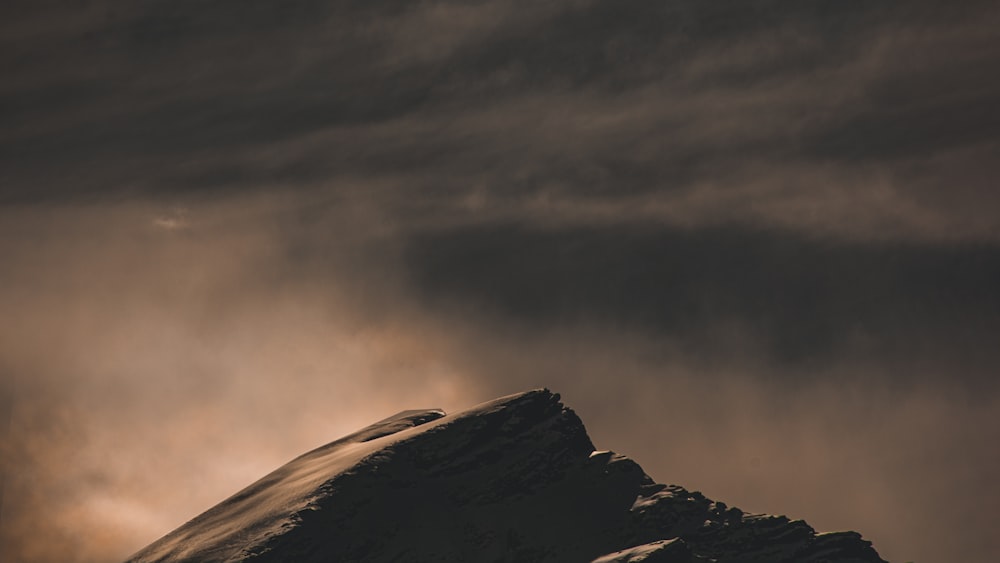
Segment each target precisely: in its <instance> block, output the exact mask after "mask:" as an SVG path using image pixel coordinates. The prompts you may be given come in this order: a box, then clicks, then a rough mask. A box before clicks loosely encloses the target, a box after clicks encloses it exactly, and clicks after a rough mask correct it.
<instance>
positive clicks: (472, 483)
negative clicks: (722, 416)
mask: <svg viewBox="0 0 1000 563" xmlns="http://www.w3.org/2000/svg"><path fill="white" fill-rule="evenodd" d="M129 561H130V562H147V561H198V562H207V561H253V562H260V563H263V562H331V561H359V562H361V561H363V562H380V561H407V562H420V561H428V562H430V561H435V562H441V561H455V562H476V561H483V562H501V561H510V562H532V561H558V562H562V561H565V562H582V563H586V562H590V561H594V562H595V563H598V562H600V563H610V562H630V561H631V562H638V561H645V562H647V563H656V562H662V563H687V562H690V563H694V562H709V561H715V562H718V563H737V562H739V563H744V562H745V563H750V562H759V563H764V562H767V563H792V562H814V563H820V562H831V563H832V562H839V563H848V562H851V563H878V562H882V559H881V558H880V557H879V556H878V554H877V553H876V552H875V550H874V549H872V547H871V544H870V543H869V542H867V541H864V540H862V539H861V536H860V535H858V534H856V533H854V532H840V533H829V534H817V533H816V532H815V531H814V530H813V529H812V528H811V527H809V526H808V525H807V524H806V523H805V522H803V521H801V520H789V519H788V518H785V517H783V516H764V515H749V514H745V513H743V512H742V511H740V510H739V509H736V508H729V507H727V506H726V505H725V504H723V503H720V502H713V501H712V500H710V499H707V498H705V497H704V496H703V495H701V494H700V493H697V492H688V491H686V490H685V489H683V488H681V487H678V486H674V485H669V486H668V485H660V484H656V483H654V482H653V480H652V479H650V478H649V477H648V476H647V475H646V474H645V473H644V472H643V471H642V469H641V468H640V467H639V466H638V465H637V464H636V463H635V462H634V461H632V460H630V459H628V458H626V457H624V456H620V455H617V454H614V453H611V452H596V451H594V446H593V444H592V443H591V441H590V438H589V437H588V436H587V433H586V430H585V429H584V427H583V423H582V422H581V421H580V419H579V418H578V417H577V416H576V415H575V414H574V413H573V411H572V410H570V409H568V408H565V407H564V406H563V405H562V404H561V403H560V402H559V396H558V395H554V394H552V393H550V392H549V391H547V390H539V391H530V392H527V393H522V394H519V395H513V396H510V397H505V398H502V399H498V400H496V401H492V402H490V403H486V404H484V405H480V406H478V407H476V408H473V409H470V410H468V411H464V412H461V413H458V414H455V415H451V416H444V415H443V413H442V412H440V411H433V410H431V411H407V412H404V413H400V414H399V415H397V416H395V417H392V418H389V419H386V420H384V421H381V422H379V423H376V424H374V425H372V426H370V427H368V428H366V429H364V430H361V431H359V432H357V433H355V434H353V435H351V436H347V437H345V438H342V439H340V440H338V441H336V442H333V443H331V444H328V445H326V446H323V447H322V448H319V449H317V450H314V451H312V452H309V453H308V454H305V455H303V456H301V457H299V458H297V459H295V460H293V461H292V462H290V463H288V464H287V465H285V466H283V467H282V468H280V469H278V470H277V471H275V472H274V473H271V474H270V475H268V476H266V477H264V478H263V479H261V480H260V481H258V482H257V483H254V484H253V485H251V486H250V487H248V488H247V489H244V490H243V491H241V492H240V493H238V494H236V495H235V496H233V497H231V498H230V499H228V500H226V501H224V502H223V503H221V504H219V505H218V506H216V507H214V508H212V509H210V510H209V511H207V512H205V513H204V514H202V515H201V516H199V517H197V518H195V519H194V520H192V521H191V522H188V523H187V524H185V525H183V526H181V527H180V528H178V529H177V530H175V531H174V532H171V533H170V534H168V535H167V536H165V537H164V538H161V539H160V540H158V541H156V542H154V543H153V544H151V545H149V546H148V547H146V548H145V549H143V550H142V551H140V552H139V553H137V554H136V555H134V556H133V557H132V558H131V559H130V560H129ZM883 563H884V562H883Z"/></svg>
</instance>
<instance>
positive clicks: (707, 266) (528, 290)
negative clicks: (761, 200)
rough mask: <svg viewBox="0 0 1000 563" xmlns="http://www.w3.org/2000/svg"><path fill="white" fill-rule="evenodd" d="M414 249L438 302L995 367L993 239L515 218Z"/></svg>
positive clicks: (787, 359) (814, 358) (548, 320)
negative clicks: (834, 235)
mask: <svg viewBox="0 0 1000 563" xmlns="http://www.w3.org/2000/svg"><path fill="white" fill-rule="evenodd" d="M406 259H407V261H408V263H409V264H410V267H411V268H412V271H413V276H414V279H415V281H416V285H417V287H419V288H420V289H421V290H422V294H423V295H425V296H426V298H427V299H430V300H431V302H432V303H437V304H439V306H445V307H453V308H459V309H461V308H463V307H472V308H474V309H478V310H482V311H483V312H484V313H491V314H494V315H501V316H509V317H511V318H513V319H519V320H521V321H522V322H525V323H529V324H536V325H538V324H541V325H543V326H544V325H548V326H571V325H573V324H576V323H580V322H584V323H598V324H607V323H612V325H619V326H624V327H646V328H647V329H652V330H654V331H656V332H659V333H661V334H663V336H664V337H665V338H670V339H674V340H679V341H681V342H684V343H685V344H686V346H688V347H689V348H692V349H693V351H694V352H695V353H701V354H703V355H706V356H710V355H712V354H713V353H714V352H715V350H716V346H717V345H718V341H719V340H720V338H721V337H722V336H723V335H720V334H719V333H718V331H719V328H720V327H724V326H727V325H728V326H729V327H730V328H731V329H736V330H738V331H740V332H742V333H743V336H744V337H745V338H748V339H751V340H753V341H755V345H756V346H758V347H761V348H762V349H764V350H765V351H766V352H767V353H768V354H769V355H771V356H772V358H773V359H774V360H776V361H777V362H778V363H779V365H780V364H782V363H790V364H791V367H792V368H794V372H795V373H796V375H797V376H800V377H801V376H803V373H802V368H803V367H804V366H803V365H801V363H800V362H807V363H808V364H810V365H813V366H816V365H822V364H825V363H828V362H830V361H831V360H834V359H836V358H838V357H842V356H844V355H845V354H846V355H851V356H854V355H862V356H867V357H883V358H895V359H897V360H902V359H906V358H909V359H914V358H917V357H919V358H921V359H923V360H925V361H926V360H928V359H929V358H928V357H927V355H928V353H929V354H930V355H931V356H932V358H930V359H935V360H938V361H944V362H946V363H947V365H950V366H951V369H953V370H954V373H953V374H952V377H953V378H954V380H955V381H956V382H958V381H962V380H965V381H966V382H967V383H971V384H974V385H982V384H991V383H992V382H993V380H994V378H995V373H994V369H995V362H996V360H997V358H996V353H995V351H994V348H995V342H996V341H997V338H998V337H1000V324H998V320H1000V292H998V291H997V288H998V287H1000V249H998V248H997V247H996V246H993V245H985V244H978V245H977V244H952V245H946V244H940V245H927V244H921V245H918V244H912V243H865V244H862V243H845V242H839V241H837V242H830V241H823V240H810V239H802V238H798V237H795V236H790V235H789V233H786V232H755V231H749V230H736V229H720V228H716V229H700V230H677V229H641V228H628V227H618V228H604V229H600V228H577V229H567V230H558V231H551V230H548V231H547V230H534V229H526V228H523V227H518V226H510V225H507V226H494V227H478V228H469V229H464V230H461V231H459V232H452V231H449V232H446V233H443V234H439V235H428V236H425V237H421V238H418V239H415V240H414V241H413V242H412V245H411V247H410V248H409V251H408V253H407V254H406ZM929 350H932V351H931V352H929ZM942 367H943V366H942ZM895 375H896V376H898V377H900V378H903V380H904V381H906V380H912V379H914V378H915V377H916V376H915V374H913V373H907V372H905V371H904V372H901V373H897V374H895Z"/></svg>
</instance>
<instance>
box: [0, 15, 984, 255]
mask: <svg viewBox="0 0 1000 563" xmlns="http://www.w3.org/2000/svg"><path fill="white" fill-rule="evenodd" d="M203 4H204V3H192V2H147V3H138V4H132V3H113V2H103V3H101V2H97V3H89V4H79V3H72V4H69V3H49V4H43V5H42V7H32V8H25V7H24V6H25V4H23V3H14V4H12V6H13V7H12V8H8V10H17V9H18V8H19V7H20V9H21V10H24V11H30V12H31V15H32V16H33V17H30V18H29V17H26V16H24V14H22V19H24V20H25V21H26V22H27V23H26V24H25V25H24V26H23V27H24V28H25V29H24V30H22V31H20V32H18V30H19V27H18V26H16V25H12V24H9V25H8V26H7V27H6V28H5V31H6V34H8V35H10V36H11V38H10V39H9V40H8V41H6V43H7V44H8V45H10V46H11V47H12V48H11V49H9V50H7V51H6V54H5V56H4V58H3V69H4V74H5V75H6V76H8V77H9V78H10V79H9V80H7V81H6V86H5V87H4V88H3V91H2V92H0V96H2V97H3V107H4V121H5V125H6V126H5V128H4V135H3V138H2V140H0V142H2V145H3V151H2V154H3V157H2V158H3V161H2V164H3V168H4V192H6V195H5V197H6V199H7V200H20V201H24V200H31V199H34V198H38V197H44V196H46V195H48V196H51V197H61V196H74V195H77V196H81V195H83V196H86V197H88V198H98V199H100V198H102V197H105V196H109V195H112V194H114V197H120V196H123V195H124V196H128V194H136V195H139V194H149V193H152V194H167V195H169V194H173V193H176V192H177V191H178V190H192V191H196V192H198V193H205V192H207V193H225V192H226V191H227V190H229V189H235V188H236V187H237V186H238V189H240V190H241V191H244V190H246V189H247V188H248V187H249V186H254V185H255V186H258V187H262V186H263V187H269V186H273V185H275V184H282V185H283V186H284V187H288V186H289V185H293V186H298V187H303V186H306V187H315V185H316V184H324V185H325V186H326V189H338V188H334V187H331V186H336V185H337V184H338V183H337V180H338V179H345V178H346V179H348V180H356V179H357V178H365V179H366V180H369V181H371V180H374V179H380V180H382V182H383V183H384V184H388V185H389V186H391V187H392V190H391V191H392V197H391V198H390V202H391V201H403V202H405V201H408V200H417V199H423V200H424V202H425V206H426V208H425V209H422V210H421V211H422V213H424V214H426V213H434V212H435V211H444V212H445V213H450V212H452V211H454V210H455V208H456V202H462V201H466V199H468V198H472V199H482V198H483V197H484V196H488V198H487V199H488V200H489V202H490V203H493V204H495V205H511V204H514V205H519V204H521V202H522V200H523V199H524V198H543V199H547V200H555V201H558V202H561V203H564V204H567V205H571V206H572V205H577V204H585V205H586V204H590V203H591V202H592V201H593V200H594V199H595V198H597V199H598V201H604V200H608V201H610V202H611V203H614V202H618V201H620V200H621V198H622V197H623V196H626V195H628V196H633V197H640V196H642V194H647V196H648V197H651V198H653V199H654V200H656V201H660V200H661V199H664V198H667V199H671V198H675V197H678V193H679V192H681V193H684V194H691V193H694V194H695V195H696V196H697V199H699V201H700V202H702V203H701V205H702V206H703V207H705V208H706V209H707V211H706V213H707V214H711V215H718V214H719V212H720V210H721V211H722V212H723V213H725V212H726V211H725V210H727V209H730V210H731V209H734V208H735V209H745V208H747V207H748V206H749V203H748V202H749V201H750V200H755V201H758V202H762V203H761V204H760V207H764V208H766V209H765V210H764V211H763V212H759V213H758V212H757V210H750V213H748V214H750V215H752V214H754V213H757V216H756V217H754V218H753V219H752V220H753V221H757V222H763V223H767V224H773V223H778V224H781V225H784V224H787V223H794V224H796V226H798V227H800V228H803V229H806V230H809V231H814V230H821V231H824V232H827V231H831V230H832V231H837V230H838V228H837V227H836V223H838V222H844V221H842V219H844V218H845V217H846V216H848V215H850V214H851V212H850V210H849V209H848V208H849V207H851V204H854V206H864V207H867V208H868V210H866V211H865V213H866V214H868V215H870V217H869V218H867V219H865V221H866V223H867V224H866V225H863V226H861V227H855V226H848V227H842V228H839V231H841V232H839V233H838V234H845V233H847V234H850V233H851V232H856V231H860V232H864V233H865V235H872V234H878V233H876V232H875V231H879V230H882V231H887V232H888V233H889V234H890V235H891V236H930V237H931V238H938V237H941V236H949V235H948V233H951V234H950V236H965V237H989V238H993V237H995V236H996V232H997V226H996V222H995V221H994V220H991V219H990V218H989V217H984V216H983V215H982V213H978V212H977V211H976V209H975V208H976V207H977V206H976V205H974V204H971V203H970V202H974V201H975V200H976V199H977V198H979V197H990V196H989V192H991V191H992V190H990V189H989V185H987V184H988V182H986V181H985V180H982V179H984V178H990V177H995V175H996V172H997V171H996V169H995V164H994V163H995V162H996V160H997V159H996V158H989V157H990V156H991V155H992V156H995V154H996V150H997V147H996V143H995V139H996V133H997V125H998V124H997V120H996V117H997V116H996V111H995V110H994V109H993V104H991V103H989V100H992V99H995V98H996V97H997V96H998V95H1000V91H998V88H1000V84H998V83H997V81H996V79H995V78H994V77H995V73H993V72H991V69H992V68H993V67H994V66H995V63H996V62H997V60H998V58H1000V53H998V52H997V51H998V49H997V47H996V45H997V44H998V42H997V41H995V36H996V32H995V31H994V30H995V29H997V26H996V25H994V24H995V23H997V14H996V12H997V11H996V10H995V9H993V8H992V7H991V6H990V4H989V3H978V2H976V3H968V4H963V5H962V7H960V8H959V7H953V8H943V7H940V6H938V5H937V4H936V3H932V2H924V3H908V4H907V6H905V7H903V6H899V5H896V4H889V3H866V4H865V5H863V6H845V5H844V4H842V3H819V4H816V3H810V4H808V5H799V4H791V5H783V3H770V2H754V3H741V2H723V3H712V4H710V5H706V4H703V3H698V4H695V3H687V2H673V3H669V2H648V1H635V2H628V3H626V4H621V3H612V2H601V1H576V2H563V3H558V4H552V5H545V6H538V5H536V4H537V3H527V2H517V1H507V2H493V3H473V4H469V3H459V2H431V3H419V4H412V3H394V2H374V3H362V4H359V3H350V2H326V3H320V2H305V3H297V4H296V5H295V6H284V5H279V4H278V3H273V2H265V1H258V2H250V3H246V2H241V3H238V4H237V3H232V2H213V3H210V4H208V5H203ZM60 8H61V9H60ZM44 22H49V25H48V26H46V25H44ZM970 166H971V167H972V168H973V169H975V170H977V171H978V177H979V178H980V181H978V182H973V185H972V186H971V187H970V186H966V187H965V189H964V191H960V192H958V193H956V194H955V195H954V196H953V199H954V200H956V201H957V202H958V203H957V205H954V206H952V207H951V208H949V209H947V210H942V208H941V207H939V206H936V205H935V204H934V202H931V201H928V199H933V198H932V196H929V195H928V192H934V191H936V190H939V189H941V187H942V186H940V185H938V182H945V181H946V179H947V178H948V177H949V176H951V175H954V174H957V173H959V172H961V171H967V170H969V168H970ZM935 176H936V177H937V180H936V181H935V182H933V185H931V186H926V185H925V186H920V185H916V186H912V185H911V184H914V183H916V184H919V179H920V178H929V177H935ZM967 176H968V174H967ZM342 183H343V182H341V184H342ZM806 183H808V184H814V185H817V184H826V186H827V188H826V189H825V192H826V193H825V194H819V195H808V196H806V197H805V198H803V196H802V195H801V194H797V193H795V192H800V191H802V190H804V189H806V188H804V187H803V186H802V185H803V184H806ZM811 189H812V190H813V191H816V192H820V191H824V190H823V189H822V188H816V187H814V186H813V187H812V188H811ZM706 190H707V191H710V192H711V193H709V194H708V195H705V194H704V192H705V191H706ZM875 191H881V193H882V195H883V197H882V199H883V207H885V208H886V209H878V208H876V207H875V206H874V205H870V204H869V200H870V199H871V197H872V196H871V195H870V194H871V193H872V192H875ZM649 194H652V195H649ZM802 199H812V200H816V201H821V202H822V204H823V205H827V206H828V207H830V208H831V216H832V219H831V220H829V221H828V222H827V224H824V225H820V226H817V225H814V224H808V223H807V224H798V223H799V222H800V220H799V218H798V217H797V215H798V214H799V213H800V212H801V204H802V202H801V200H802ZM734 200H736V202H735V204H734ZM833 200H839V201H840V203H837V202H836V201H833ZM845 202H846V203H845ZM639 203H640V204H641V203H642V202H639ZM667 204H668V205H672V206H676V205H678V204H677V202H676V201H672V200H671V201H668V202H667ZM402 205H403V206H404V207H405V208H406V211H409V208H408V207H406V204H405V203H403V204H402ZM459 207H461V206H460V205H459ZM969 216H971V217H972V218H973V220H971V221H969V220H968V219H969ZM847 222H849V221H847ZM877 223H882V224H883V225H882V226H881V227H879V226H877V225H876V224H877ZM831 225H832V226H831Z"/></svg>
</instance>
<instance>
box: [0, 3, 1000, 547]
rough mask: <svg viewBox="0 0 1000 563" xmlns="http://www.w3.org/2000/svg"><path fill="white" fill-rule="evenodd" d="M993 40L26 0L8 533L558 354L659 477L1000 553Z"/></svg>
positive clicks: (565, 14) (11, 273) (18, 52)
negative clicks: (998, 528) (999, 527)
mask: <svg viewBox="0 0 1000 563" xmlns="http://www.w3.org/2000/svg"><path fill="white" fill-rule="evenodd" d="M998 67H1000V7H998V6H997V5H996V3H995V2H987V1H979V0H969V1H965V2H961V3H954V2H953V3H946V2H932V1H928V0H914V1H910V2H905V3H902V2H885V1H880V0H872V1H867V2H842V1H837V2H834V1H816V2H776V1H764V0H751V1H746V0H744V1H739V2H736V1H717V2H696V1H694V0H659V1H651V0H624V1H623V0H617V1H611V0H556V1H552V2H529V1H527V0H492V1H489V2H486V1H477V0H466V1H457V0H422V1H419V2H414V1H408V2H401V1H398V0H376V1H371V0H369V1H365V2H356V1H353V0H323V1H319V0H301V1H298V2H279V1H277V0H210V1H206V0H139V1H135V0H131V1H125V0H30V1H29V0H5V1H4V2H3V4H2V6H0V264H2V267H0V454H2V458H0V461H2V463H0V468H2V471H0V475H2V478H3V479H2V482H3V486H2V488H0V489H2V491H3V495H2V504H0V560H4V561H23V562H26V563H49V562H67V563H75V562H80V563H91V562H105V561H117V560H121V559H124V558H125V557H126V556H127V555H129V554H130V553H132V552H134V551H136V550H138V549H139V548H141V547H143V546H144V545H146V544H147V543H149V542H151V541H153V540H155V539H157V538H158V537H160V536H162V535H163V534H165V533H166V532H168V531H170V530H171V529H173V528H174V527H176V526H178V525H180V524H182V523H183V522H185V521H186V520H188V519H189V518H191V517H193V516H195V515H196V514H198V513H200V512H201V511H203V510H205V509H206V508H208V507H210V506H212V505H214V504H215V503H217V502H219V501H220V500H222V499H223V498H225V497H227V496H229V495H230V494H232V493H233V492H235V491H237V490H239V489H240V488H242V487H243V486H244V485H246V484H249V483H250V482H252V481H254V480H255V479H256V478H258V477H260V476H261V475H263V474H264V473H266V472H268V471H270V470H271V469H273V468H275V467H277V466H278V465H281V464H282V463H284V462H285V461H288V460H289V459H291V458H292V457H295V456H296V455H298V454H300V453H302V452H304V451H306V450H308V449H311V448H313V447H316V446H319V445H321V444H324V443H326V442H329V441H332V440H333V439H336V438H338V437H340V436H342V435H344V434H347V433H349V432H351V431H353V430H355V429H357V428H359V427H362V426H365V425H367V424H370V423H371V422H374V421H376V420H379V419H382V418H384V417H386V416H388V415H391V414H393V413H395V412H397V411H400V410H405V409H415V408H429V407H441V408H444V409H446V410H448V411H455V410H459V409H462V408H466V407H470V406H473V405H475V404H476V403H479V402H481V401H485V400H488V399H492V398H494V397H496V396H500V395H503V394H507V393H513V392H517V391H522V390H526V389H531V388H537V387H549V388H551V389H553V390H554V391H557V392H559V393H561V394H562V396H563V400H564V402H566V403H567V404H568V405H569V406H571V407H572V408H574V409H575V410H576V411H577V412H578V413H579V414H580V416H581V418H582V419H583V420H584V422H585V424H586V425H587V427H588V430H589V432H590V434H591V437H592V438H593V440H594V442H595V443H596V444H597V446H598V447H600V448H607V449H612V450H615V451H618V452H620V453H623V454H625V455H628V456H630V457H632V458H634V459H636V460H637V461H638V462H639V463H640V464H641V465H642V466H643V468H644V469H645V470H646V472H647V473H649V474H650V475H651V476H652V477H653V478H654V479H656V480H657V481H660V482H666V483H676V484H680V485H682V486H685V487H686V488H688V489H691V490H700V491H702V492H704V493H705V494H706V495H707V496H709V497H711V498H716V499H718V500H722V501H725V502H726V503H728V504H730V505H736V506H739V507H741V508H743V509H744V510H747V511H750V512H766V513H779V514H788V515H790V516H793V517H796V518H804V519H806V520H807V521H808V522H809V523H810V524H812V525H813V526H814V527H816V528H818V529H820V530H838V529H854V530H858V531H860V532H861V533H862V534H863V535H864V536H865V537H866V538H867V539H869V540H871V541H873V542H874V544H875V547H876V548H877V549H878V550H879V552H880V553H881V554H882V556H883V557H884V558H886V559H889V560H890V561H893V562H900V563H902V562H905V561H914V562H916V563H948V562H951V561H967V562H971V563H987V562H989V561H992V560H993V557H995V554H996V553H997V552H998V551H1000V539H998V538H997V536H996V534H995V530H994V529H993V528H994V524H995V523H994V521H993V520H994V518H992V516H991V515H995V514H997V511H998V509H1000V485H998V484H997V480H996V477H997V475H1000V453H998V451H1000V450H998V449H997V448H996V444H997V443H1000V385H998V382H997V375H998V368H1000V347H998V346H997V342H998V341H1000V339H998V336H1000V291H998V289H997V288H1000V211H998V210H1000V190H998V189H997V185H996V183H997V178H998V177H1000V106H998V105H997V103H996V100H997V99H1000V73H997V72H996V69H997V68H998Z"/></svg>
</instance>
